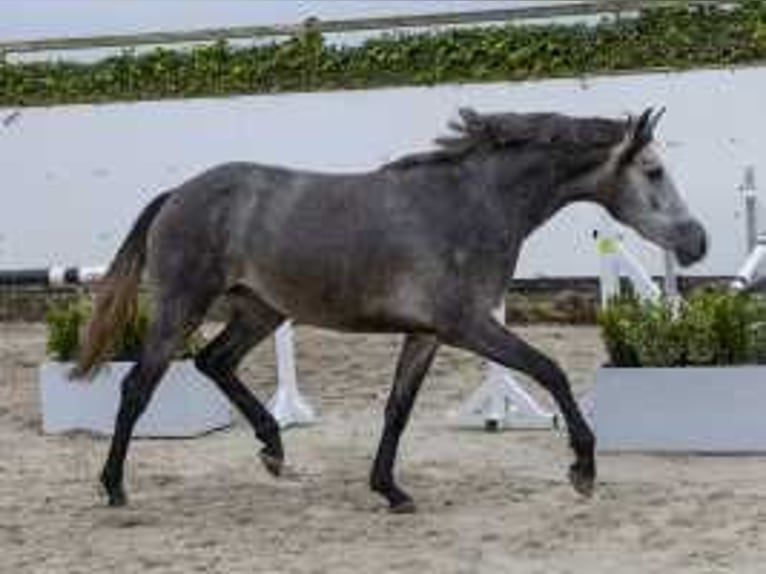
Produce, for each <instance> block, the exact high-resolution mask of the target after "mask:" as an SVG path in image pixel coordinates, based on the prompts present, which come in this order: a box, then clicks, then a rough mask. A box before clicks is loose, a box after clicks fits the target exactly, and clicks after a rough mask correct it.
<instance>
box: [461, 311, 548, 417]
mask: <svg viewBox="0 0 766 574" xmlns="http://www.w3.org/2000/svg"><path fill="white" fill-rule="evenodd" d="M493 315H494V316H495V318H496V319H497V320H498V321H500V322H501V323H505V304H504V303H503V304H501V305H500V306H499V307H498V308H497V309H496V310H495V312H494V313H493ZM451 419H452V420H453V422H454V424H455V425H456V426H458V427H461V428H483V429H485V430H491V431H495V430H500V429H550V428H554V427H555V426H556V415H555V414H554V413H552V412H550V411H548V410H547V409H545V408H543V407H542V406H540V404H538V402H537V401H536V400H535V399H534V397H532V396H531V395H530V394H529V393H527V391H526V390H525V389H524V387H523V386H522V385H521V384H520V383H519V382H518V381H517V380H516V379H515V378H514V376H513V375H512V374H511V371H509V370H508V369H506V368H505V367H503V366H502V365H498V364H497V363H492V362H489V363H487V364H486V368H485V374H484V380H483V381H482V383H481V385H480V386H479V387H478V388H477V389H476V390H475V391H474V392H473V393H472V394H471V396H470V397H469V398H468V400H466V402H465V403H463V405H462V406H461V407H460V408H459V409H458V410H457V411H456V412H454V413H453V414H452V415H451Z"/></svg>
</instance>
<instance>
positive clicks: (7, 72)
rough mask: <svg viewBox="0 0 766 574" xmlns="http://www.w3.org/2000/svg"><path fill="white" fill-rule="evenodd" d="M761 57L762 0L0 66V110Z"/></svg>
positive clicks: (765, 6)
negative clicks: (617, 16)
mask: <svg viewBox="0 0 766 574" xmlns="http://www.w3.org/2000/svg"><path fill="white" fill-rule="evenodd" d="M764 60H766V0H749V1H746V2H743V3H742V4H741V5H739V6H738V7H737V8H735V9H733V10H729V11H727V10H724V9H722V8H715V7H700V6H697V7H693V8H686V7H685V6H684V5H683V4H681V3H679V6H678V7H671V8H655V9H651V10H645V11H644V12H643V13H642V15H641V17H640V18H638V19H624V20H620V21H617V22H606V21H605V22H603V23H601V24H599V25H597V26H585V25H577V26H563V25H525V26H519V25H513V24H509V25H507V26H495V27H489V28H470V29H468V28H466V29H453V30H449V31H444V32H437V33H421V34H406V35H405V34H399V35H388V36H384V37H378V38H375V39H371V40H369V41H367V42H366V43H364V44H363V45H361V46H338V45H332V44H328V43H325V42H324V40H323V37H322V35H321V34H319V33H318V32H316V31H311V30H309V31H307V32H305V33H304V34H302V35H300V36H298V37H294V38H292V39H289V40H286V41H283V42H279V43H272V44H268V45H261V46H256V47H246V48H239V47H233V46H231V45H229V44H227V43H225V42H219V43H215V44H212V45H206V46H200V47H196V48H193V49H188V50H167V49H156V50H154V51H151V52H145V53H144V52H142V53H141V54H136V53H132V52H125V53H123V54H122V55H120V56H117V57H111V58H107V59H104V60H101V61H98V62H96V63H91V64H83V63H73V62H68V61H50V62H35V63H9V62H0V105H7V106H25V105H45V104H54V103H56V104H57V103H71V102H94V101H115V100H142V99H159V98H187V97H198V96H223V95H232V94H247V93H271V92H287V91H313V90H332V89H343V88H370V87H376V86H394V85H395V86H401V85H430V84H437V83H443V82H477V81H478V82H481V81H502V80H521V79H527V78H539V77H551V76H578V75H581V74H585V73H597V72H615V71H623V70H638V69H647V68H657V67H661V68H668V67H669V68H675V69H683V68H690V67H695V66H696V67H698V66H706V65H730V64H743V63H752V62H760V61H764Z"/></svg>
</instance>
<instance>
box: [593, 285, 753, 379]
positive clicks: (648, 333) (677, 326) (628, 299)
mask: <svg viewBox="0 0 766 574" xmlns="http://www.w3.org/2000/svg"><path fill="white" fill-rule="evenodd" d="M598 323H599V326H600V327H601V335H602V338H603V340H604V343H605V346H606V349H607V353H608V355H609V358H610V364H611V366H615V367H680V366H695V365H696V366H701V365H737V364H746V363H766V303H764V300H763V298H762V297H761V296H760V295H754V294H744V293H735V292H731V291H727V290H723V289H700V290H697V291H694V292H692V293H691V294H690V295H689V296H688V297H687V298H686V300H685V301H683V302H681V303H679V304H678V305H673V304H671V303H670V302H668V301H665V300H663V301H660V302H656V303H655V302H646V301H639V300H638V299H637V298H635V297H634V296H630V295H629V296H625V297H620V298H617V299H614V300H613V301H611V302H610V304H609V305H608V306H607V307H606V308H605V309H604V310H602V311H600V312H599V315H598Z"/></svg>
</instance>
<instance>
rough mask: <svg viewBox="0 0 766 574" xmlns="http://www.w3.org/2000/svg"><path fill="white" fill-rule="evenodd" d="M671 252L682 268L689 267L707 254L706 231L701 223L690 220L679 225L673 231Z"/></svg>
mask: <svg viewBox="0 0 766 574" xmlns="http://www.w3.org/2000/svg"><path fill="white" fill-rule="evenodd" d="M674 235H675V240H674V242H673V244H674V247H673V251H674V252H675V254H676V258H677V259H678V262H679V263H680V264H681V265H682V266H683V267H689V266H690V265H693V264H694V263H697V262H698V261H700V260H701V259H702V258H703V257H705V255H706V254H707V249H708V238H707V231H705V228H704V227H703V226H702V224H701V223H699V222H698V221H695V220H693V219H690V220H688V221H684V222H683V223H679V224H678V225H677V226H676V229H675V233H674Z"/></svg>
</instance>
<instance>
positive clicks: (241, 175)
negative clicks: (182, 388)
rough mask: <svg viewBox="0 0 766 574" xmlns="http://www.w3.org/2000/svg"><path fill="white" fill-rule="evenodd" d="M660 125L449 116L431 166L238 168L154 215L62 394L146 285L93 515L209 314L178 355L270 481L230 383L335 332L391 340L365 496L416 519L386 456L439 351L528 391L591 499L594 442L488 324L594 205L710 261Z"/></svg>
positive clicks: (262, 434) (269, 455)
mask: <svg viewBox="0 0 766 574" xmlns="http://www.w3.org/2000/svg"><path fill="white" fill-rule="evenodd" d="M661 115H662V114H661V112H660V113H654V112H653V111H652V110H651V109H648V110H646V111H645V112H644V113H643V114H642V115H641V116H640V117H638V118H629V119H627V120H624V119H607V118H574V117H568V116H564V115H560V114H554V113H533V114H517V113H500V114H480V113H478V112H476V111H473V110H471V109H463V110H461V111H460V118H459V120H457V121H455V122H452V123H451V124H450V127H451V128H452V130H453V133H452V134H451V135H450V136H448V137H445V138H441V139H437V140H436V146H435V149H434V150H432V151H429V152H425V153H418V154H413V155H408V156H405V157H402V158H401V159H398V160H396V161H393V162H391V163H388V164H386V165H383V166H381V167H380V168H379V169H376V170H374V171H371V172H366V173H357V174H350V175H340V174H323V173H310V172H305V171H295V170H289V169H283V168H280V167H273V166H264V165H258V164H255V163H228V164H224V165H220V166H217V167H214V168H212V169H210V170H208V171H206V172H204V173H202V174H201V175H198V176H197V177H194V178H193V179H191V180H189V181H186V182H185V183H183V184H181V185H180V186H178V187H177V188H175V189H172V190H170V191H166V192H164V193H162V194H161V195H159V196H158V197H156V198H155V199H154V200H153V201H152V202H151V203H150V204H149V205H148V206H147V207H146V208H145V209H144V210H143V212H142V213H141V214H140V216H139V217H138V219H137V220H136V222H135V223H134V226H133V228H132V230H131V231H130V233H129V234H128V236H127V238H126V239H125V241H124V243H123V244H122V246H121V247H120V249H119V251H118V253H117V255H116V257H115V259H114V261H113V262H112V264H111V266H110V268H109V271H108V273H107V275H106V277H105V279H104V281H103V283H102V285H101V286H100V289H99V292H98V293H97V298H96V307H95V311H94V317H93V319H92V320H91V322H90V324H89V327H88V332H87V333H86V337H85V343H84V345H83V348H82V351H81V354H80V357H79V359H78V364H77V365H76V367H75V370H74V372H73V375H74V376H87V375H88V374H89V373H91V372H93V371H94V370H95V369H96V368H97V367H98V366H99V365H100V364H101V363H103V361H104V360H105V359H106V357H107V355H108V353H109V348H110V344H111V341H112V340H113V338H114V336H115V333H117V332H118V330H119V327H120V325H121V324H123V323H124V321H125V320H126V319H127V318H129V317H130V315H131V313H133V312H134V309H135V301H136V294H137V290H138V286H139V282H140V280H141V276H142V270H143V269H144V267H146V268H147V271H148V278H149V285H150V287H151V289H150V292H151V294H152V302H153V313H152V317H151V320H150V324H149V330H148V335H147V340H146V342H145V346H144V349H143V351H142V353H141V355H140V357H139V359H138V361H137V362H136V364H135V366H134V367H133V368H132V370H131V371H130V372H129V374H128V375H127V376H126V378H125V380H124V381H123V383H122V385H123V386H122V396H121V403H120V408H119V412H118V414H117V419H116V425H115V430H114V436H113V438H112V443H111V448H110V451H109V455H108V459H107V461H106V464H105V466H104V470H103V472H102V474H101V483H102V485H103V486H104V488H105V490H106V493H107V496H108V500H109V503H110V504H111V505H122V504H125V502H126V495H125V491H124V488H123V466H124V462H125V457H126V454H127V450H128V444H129V441H130V436H131V432H132V429H133V426H134V425H135V423H136V420H137V419H138V417H139V416H140V415H141V413H142V412H143V411H144V409H145V408H146V406H147V404H148V402H149V400H150V398H151V396H152V392H153V391H154V390H155V388H156V387H157V384H158V383H159V381H160V379H161V378H162V375H163V373H164V372H165V370H166V368H167V367H168V363H169V361H170V360H171V357H172V356H173V354H174V352H175V351H176V350H177V348H178V346H179V343H180V342H181V341H182V339H183V338H184V336H185V335H187V334H188V333H190V332H191V331H192V330H194V329H196V328H197V327H198V326H199V325H200V324H201V322H202V321H203V319H204V317H205V314H206V312H207V310H208V309H209V308H210V306H211V303H212V302H213V301H214V300H216V299H217V298H219V297H223V298H225V299H226V300H227V301H228V304H229V309H230V318H229V320H228V323H227V324H226V326H225V328H224V329H223V330H222V331H221V332H220V334H218V335H217V336H216V337H215V338H214V339H213V340H212V341H211V342H210V343H209V344H208V345H207V346H206V347H204V348H203V349H202V350H201V351H200V352H199V353H198V354H197V356H196V357H195V361H196V365H197V366H198V368H199V369H200V370H201V371H202V372H203V373H205V374H206V375H207V376H209V378H210V379H212V381H214V382H215V384H216V385H217V386H218V387H219V388H220V390H221V391H222V392H223V393H224V394H225V395H226V396H227V397H228V398H229V399H230V400H231V402H232V403H233V404H234V405H235V406H236V407H237V408H238V409H239V411H241V413H242V414H243V415H244V416H245V417H246V419H247V420H248V422H249V423H250V424H251V425H252V427H253V430H254V431H255V434H256V436H257V437H258V439H260V441H262V443H263V448H262V450H261V452H260V457H261V460H262V461H263V463H264V464H265V466H266V468H267V469H268V470H269V471H270V472H271V473H273V474H275V475H278V474H279V473H280V470H281V468H282V463H283V458H284V452H283V448H282V441H281V438H280V432H279V426H278V425H277V423H276V421H275V420H274V418H273V417H272V416H271V414H270V413H269V412H268V410H266V409H265V408H264V406H263V405H262V403H261V402H260V401H259V400H258V399H257V398H256V397H255V396H254V395H253V394H252V393H251V392H250V391H249V390H248V388H247V387H246V386H245V385H244V384H243V383H242V382H241V381H240V379H239V378H238V377H237V374H236V369H237V366H238V365H239V363H240V361H241V360H242V358H243V357H244V356H245V355H246V354H247V353H248V351H250V350H251V349H252V348H253V347H254V346H255V345H257V344H258V343H259V342H261V341H263V340H264V339H265V338H266V337H267V336H268V335H269V334H271V333H272V332H273V331H274V330H275V329H276V328H277V327H278V326H279V325H280V324H281V323H282V322H284V321H285V320H287V319H293V320H295V321H297V322H298V323H303V324H308V325H315V326H319V327H325V328H329V329H335V330H339V331H346V332H387V333H403V334H404V335H405V337H404V344H403V348H402V350H401V354H400V356H399V360H398V365H397V368H396V375H395V379H394V384H393V388H392V390H391V393H390V396H389V398H388V402H387V405H386V409H385V423H384V427H383V434H382V438H381V441H380V445H379V448H378V451H377V455H376V457H375V461H374V464H373V467H372V472H371V475H370V486H371V488H372V489H373V490H374V491H376V492H378V493H380V494H381V495H382V496H383V497H385V498H386V500H387V501H388V504H389V505H390V508H391V510H393V511H397V512H409V511H413V510H414V509H415V505H414V502H413V499H412V498H411V497H410V496H409V495H408V494H407V493H406V492H405V491H404V490H402V489H401V488H400V487H399V486H398V485H397V482H396V480H395V479H394V472H393V467H394V461H395V458H396V452H397V448H398V443H399V439H400V436H401V433H402V431H403V430H404V427H405V425H406V423H407V420H408V418H409V414H410V410H411V408H412V405H413V402H414V399H415V396H416V395H417V393H418V389H419V387H420V385H421V382H422V380H423V377H424V376H425V374H426V371H427V370H428V368H429V366H430V365H431V362H432V360H433V358H434V355H435V353H436V351H437V348H438V347H439V345H440V344H446V345H450V346H454V347H459V348H462V349H467V350H469V351H472V352H474V353H476V354H478V355H480V356H481V357H483V358H485V359H489V360H491V361H495V362H497V363H500V364H502V365H505V366H506V367H509V368H511V369H515V370H518V371H521V372H522V373H525V374H527V375H529V376H530V377H532V378H533V379H534V380H536V381H537V382H538V383H540V384H541V385H542V386H543V387H544V388H545V389H547V390H548V391H549V392H550V393H551V395H552V396H553V399H554V400H555V402H556V405H557V407H558V409H559V410H560V411H561V414H562V415H563V418H564V420H565V422H566V425H567V429H568V433H569V438H570V444H571V447H572V449H573V450H574V453H575V456H576V458H575V462H574V463H573V464H572V465H571V467H570V470H569V479H570V481H571V483H572V485H573V486H574V488H575V489H576V490H577V491H578V492H580V493H582V494H583V495H586V496H587V495H589V494H591V492H592V489H593V485H594V480H595V476H596V465H595V459H594V446H595V439H594V436H593V433H592V432H591V429H590V428H589V427H588V424H587V422H586V421H585V419H584V418H583V416H582V414H581V412H580V410H579V408H578V406H577V403H576V402H575V400H574V398H573V395H572V391H571V389H570V385H569V381H568V379H567V377H566V375H565V374H564V372H563V371H562V369H561V368H560V367H559V366H558V365H557V364H556V363H555V362H554V361H552V360H551V359H549V358H548V357H546V356H545V355H544V354H543V353H541V352H540V351H539V350H537V349H535V348H533V347H532V346H530V345H529V344H527V343H526V342H524V341H523V340H521V339H520V338H519V337H518V336H517V335H515V334H513V333H512V332H511V331H509V330H508V329H506V327H505V326H504V325H502V324H500V323H499V322H497V321H496V320H495V319H493V316H492V311H493V309H495V308H497V307H498V305H499V303H500V301H501V299H502V298H503V296H504V295H505V293H506V291H507V289H508V286H509V282H510V281H511V278H512V277H513V273H514V268H515V265H516V261H517V259H518V256H519V251H520V249H521V246H522V244H523V243H524V240H525V239H526V238H527V237H528V236H529V235H530V233H532V232H533V231H534V230H535V229H537V228H538V227H540V226H541V225H542V224H543V223H545V222H546V221H547V220H548V219H550V218H551V217H552V216H553V215H554V214H555V213H556V212H558V211H559V210H560V209H561V208H563V207H565V206H567V205H569V204H571V203H572V202H576V201H590V202H594V203H596V204H598V205H601V206H603V207H604V208H605V209H606V210H607V211H608V212H609V213H610V214H612V215H613V216H614V217H615V218H616V219H617V220H619V221H621V222H623V223H625V224H627V225H629V226H630V227H632V228H633V229H635V230H636V231H637V232H638V233H639V234H641V235H642V236H644V237H645V238H647V239H649V240H650V241H652V242H654V243H656V244H658V245H660V246H662V247H664V248H667V249H672V250H673V251H674V252H675V254H676V256H677V258H678V260H679V261H680V262H681V264H683V265H690V264H692V263H694V262H696V261H698V260H699V259H701V258H702V257H703V256H704V255H705V252H706V249H707V247H706V246H707V236H706V231H705V229H704V227H703V226H702V225H701V224H700V223H699V221H698V220H696V219H695V218H694V217H692V215H691V214H690V212H689V210H688V208H687V206H686V205H685V203H684V201H683V200H682V198H681V196H680V195H679V193H678V192H677V190H676V188H675V186H674V184H673V181H672V178H671V176H670V174H669V173H668V171H667V170H666V169H665V168H664V167H663V164H662V162H661V160H660V158H659V156H658V153H657V151H656V149H655V146H653V145H651V144H652V141H653V131H654V127H655V125H656V123H657V120H658V119H659V117H660V116H661Z"/></svg>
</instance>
